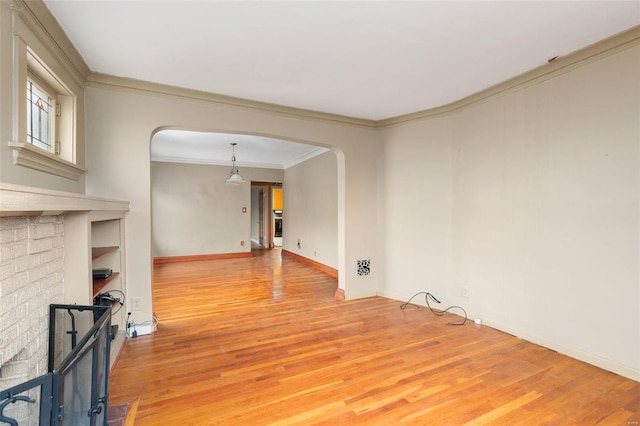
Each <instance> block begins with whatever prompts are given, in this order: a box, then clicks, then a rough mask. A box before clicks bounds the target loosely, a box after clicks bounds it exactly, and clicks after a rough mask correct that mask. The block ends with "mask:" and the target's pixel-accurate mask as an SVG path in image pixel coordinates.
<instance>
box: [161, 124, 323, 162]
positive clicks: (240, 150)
mask: <svg viewBox="0 0 640 426" xmlns="http://www.w3.org/2000/svg"><path fill="white" fill-rule="evenodd" d="M231 142H235V143H237V144H238V145H237V146H236V147H235V155H236V160H237V161H236V165H237V166H238V167H261V168H267V169H287V168H289V167H291V166H295V165H296V164H299V163H301V162H303V161H306V160H308V159H310V158H313V157H315V156H316V155H320V154H322V153H324V152H327V151H328V149H327V148H322V147H317V146H313V145H306V144H302V143H294V142H288V141H283V140H279V139H272V138H266V137H262V136H253V135H236V134H229V133H209V132H192V131H185V130H162V131H160V132H158V133H156V134H155V135H154V136H153V139H152V142H151V161H168V162H174V163H196V164H214V165H221V166H229V167H230V166H231V155H232V148H231V145H230V144H231Z"/></svg>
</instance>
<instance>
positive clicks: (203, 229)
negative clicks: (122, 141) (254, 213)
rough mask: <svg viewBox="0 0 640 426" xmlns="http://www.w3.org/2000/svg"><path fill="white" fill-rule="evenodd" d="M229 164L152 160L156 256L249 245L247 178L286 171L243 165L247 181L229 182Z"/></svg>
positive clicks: (276, 178) (274, 177) (270, 177)
mask: <svg viewBox="0 0 640 426" xmlns="http://www.w3.org/2000/svg"><path fill="white" fill-rule="evenodd" d="M230 167H231V166H229V167H224V166H212V165H202V164H183V163H162V162H152V163H151V218H152V222H153V228H152V238H153V249H154V253H153V255H154V257H164V256H187V255H199V254H220V253H239V252H249V251H251V240H250V238H251V184H250V181H252V180H254V181H267V182H281V181H282V179H283V174H284V173H283V171H282V170H275V169H259V168H249V167H242V168H241V170H240V172H241V174H242V176H243V177H244V178H245V179H246V180H247V183H245V184H242V185H239V186H231V185H225V184H224V181H225V179H227V177H229V169H230ZM243 207H246V209H247V210H246V213H243V212H242V208H243ZM240 241H244V246H242V245H240Z"/></svg>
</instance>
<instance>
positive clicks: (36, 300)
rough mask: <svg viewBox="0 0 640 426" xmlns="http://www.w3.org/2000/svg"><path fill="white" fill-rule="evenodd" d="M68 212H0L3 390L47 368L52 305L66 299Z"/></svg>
mask: <svg viewBox="0 0 640 426" xmlns="http://www.w3.org/2000/svg"><path fill="white" fill-rule="evenodd" d="M63 281H64V216H63V215H56V216H33V217H29V216H21V217H0V389H6V388H8V387H11V386H13V385H16V384H19V383H21V382H23V381H25V380H27V379H31V378H34V377H37V376H39V375H42V374H45V373H46V372H47V345H48V326H49V304H51V303H62V300H63V285H64V284H63Z"/></svg>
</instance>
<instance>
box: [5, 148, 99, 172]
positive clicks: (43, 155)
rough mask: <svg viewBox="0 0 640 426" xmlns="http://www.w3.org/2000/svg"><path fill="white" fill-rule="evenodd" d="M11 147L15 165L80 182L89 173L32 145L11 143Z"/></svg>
mask: <svg viewBox="0 0 640 426" xmlns="http://www.w3.org/2000/svg"><path fill="white" fill-rule="evenodd" d="M9 146H10V147H11V149H12V150H13V164H17V165H20V166H24V167H29V168H31V169H35V170H40V171H41V172H46V173H51V174H54V175H58V176H62V177H65V178H67V179H73V180H80V178H81V177H82V176H84V174H85V173H86V172H87V171H86V169H83V168H82V167H78V166H76V165H75V164H73V163H71V162H69V161H66V160H63V159H62V158H60V157H58V156H57V155H55V154H52V153H50V152H48V151H45V150H44V149H42V148H38V147H37V146H33V145H31V144H30V143H27V142H9Z"/></svg>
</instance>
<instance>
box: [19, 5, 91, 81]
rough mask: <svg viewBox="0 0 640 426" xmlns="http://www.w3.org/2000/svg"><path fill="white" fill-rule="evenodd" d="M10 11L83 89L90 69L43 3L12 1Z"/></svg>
mask: <svg viewBox="0 0 640 426" xmlns="http://www.w3.org/2000/svg"><path fill="white" fill-rule="evenodd" d="M11 9H12V10H13V13H14V14H16V15H17V16H19V17H20V18H21V20H22V21H23V22H24V23H25V24H26V25H27V27H28V28H29V29H31V31H33V33H34V34H35V35H36V37H38V39H39V40H40V41H41V42H42V43H44V45H45V46H46V47H47V49H48V50H49V52H50V53H51V54H52V55H54V56H55V57H56V59H58V61H59V62H60V64H62V66H63V67H65V68H66V69H67V71H69V73H70V74H71V75H72V76H73V78H74V79H75V80H76V82H77V83H79V84H80V85H81V86H83V87H84V85H85V82H86V79H87V77H88V76H89V74H91V69H90V68H89V66H88V65H87V63H86V62H85V61H84V59H83V58H82V56H81V55H80V53H79V52H78V51H77V50H76V48H75V46H74V45H73V43H71V41H70V40H69V38H68V37H67V34H66V33H65V32H64V30H63V29H62V27H61V26H60V24H59V23H58V21H57V20H56V19H55V18H54V17H53V15H52V14H51V12H50V11H49V9H48V8H47V6H46V5H45V4H44V2H42V1H32V0H13V1H12V3H11Z"/></svg>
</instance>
